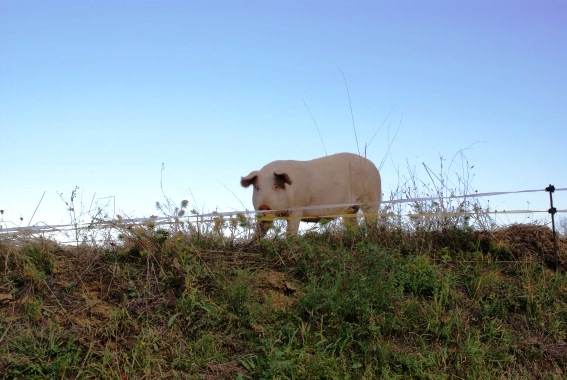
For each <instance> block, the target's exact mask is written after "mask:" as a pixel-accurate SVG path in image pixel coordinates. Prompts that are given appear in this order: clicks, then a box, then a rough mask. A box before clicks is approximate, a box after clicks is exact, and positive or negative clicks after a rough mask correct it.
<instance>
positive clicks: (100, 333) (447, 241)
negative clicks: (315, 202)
mask: <svg viewBox="0 0 567 380" xmlns="http://www.w3.org/2000/svg"><path fill="white" fill-rule="evenodd" d="M522 231H523V235H522V238H521V239H519V238H518V236H516V235H515V234H516V233H517V229H510V230H506V231H500V232H495V233H490V234H485V233H480V232H475V231H473V230H471V229H452V230H447V231H444V232H443V233H440V232H426V231H419V230H415V231H411V232H404V231H400V230H395V229H394V230H388V229H384V230H382V231H371V232H370V233H367V234H358V233H357V232H356V231H355V232H352V231H350V232H348V233H344V234H341V233H336V232H335V233H321V234H318V233H314V234H311V233H310V234H306V235H305V236H301V237H297V238H290V239H265V240H261V241H258V242H252V243H249V242H247V243H238V242H236V241H234V240H226V239H222V238H220V237H218V236H216V237H206V236H203V235H198V236H194V237H193V236H192V235H191V234H188V233H180V232H175V231H172V232H170V231H164V230H159V229H158V230H156V229H155V228H154V227H153V226H149V227H146V228H143V227H142V228H140V229H137V230H135V231H126V233H125V235H124V238H123V240H122V242H120V243H119V244H117V245H114V246H113V247H97V246H78V247H64V246H60V245H58V244H56V243H53V242H50V241H46V240H44V239H41V238H38V239H33V240H27V241H24V240H22V241H17V242H14V241H11V242H8V241H2V240H0V273H1V276H0V378H5V379H11V378H19V379H36V378H37V379H39V378H64V379H66V378H81V379H84V378H87V379H88V378H92V379H132V378H136V379H155V378H171V379H178V378H179V379H185V378H189V379H203V378H204V379H376V378H383V379H407V378H414V379H501V378H545V379H562V378H565V377H566V376H567V370H566V368H567V297H566V294H567V275H566V274H565V265H564V264H565V256H566V253H567V252H566V251H565V242H564V241H561V242H560V243H561V244H560V246H561V249H562V250H561V252H560V257H561V258H562V261H561V264H562V265H561V266H560V270H553V269H551V267H548V264H546V260H545V257H546V255H549V252H547V251H545V249H546V248H545V247H547V246H546V245H542V243H541V239H542V230H541V227H536V226H531V227H530V226H526V227H525V228H524V229H523V230H522ZM530 231H535V232H534V234H533V239H535V240H537V244H536V243H534V244H532V240H530V237H529V236H528V235H529V233H530ZM526 234H528V235H526ZM546 236H547V235H546ZM520 240H521V241H520ZM520 243H522V244H520ZM542 247H543V248H542Z"/></svg>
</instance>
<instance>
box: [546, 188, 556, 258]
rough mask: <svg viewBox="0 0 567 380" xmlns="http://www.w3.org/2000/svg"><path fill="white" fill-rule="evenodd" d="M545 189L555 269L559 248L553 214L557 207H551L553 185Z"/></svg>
mask: <svg viewBox="0 0 567 380" xmlns="http://www.w3.org/2000/svg"><path fill="white" fill-rule="evenodd" d="M545 191H547V192H549V205H550V208H549V210H548V212H549V213H550V214H551V229H552V230H553V250H554V254H555V260H554V263H553V269H557V267H558V265H559V252H558V251H559V249H558V247H557V236H556V233H555V214H556V213H557V209H556V208H555V207H553V192H554V191H555V186H553V185H551V184H550V185H549V186H547V187H546V188H545Z"/></svg>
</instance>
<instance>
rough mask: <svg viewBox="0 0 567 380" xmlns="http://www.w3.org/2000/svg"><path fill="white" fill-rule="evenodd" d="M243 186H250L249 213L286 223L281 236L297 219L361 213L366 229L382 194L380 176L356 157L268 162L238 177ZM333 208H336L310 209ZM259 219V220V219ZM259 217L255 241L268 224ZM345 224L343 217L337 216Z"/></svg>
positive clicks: (294, 230)
mask: <svg viewBox="0 0 567 380" xmlns="http://www.w3.org/2000/svg"><path fill="white" fill-rule="evenodd" d="M240 184H241V185H242V186H243V187H248V186H250V185H254V193H253V194H252V204H253V206H254V209H255V210H262V211H265V212H266V213H264V215H266V214H268V216H271V217H284V218H286V219H287V235H288V236H294V235H297V233H298V230H299V222H300V221H302V220H303V221H308V222H309V221H311V222H318V221H320V220H321V219H330V218H325V217H326V216H331V217H332V216H334V217H336V216H337V215H345V214H354V213H356V212H357V211H358V210H359V209H362V211H363V212H364V213H365V214H366V215H365V222H366V224H367V225H368V226H376V224H377V213H378V206H379V203H380V199H381V195H382V190H381V181H380V173H379V172H378V169H376V166H374V164H373V163H372V162H371V161H370V160H368V159H366V158H364V157H361V156H359V155H356V154H352V153H338V154H333V155H331V156H326V157H321V158H316V159H314V160H310V161H293V160H285V161H274V162H271V163H269V164H267V165H266V166H264V167H263V168H262V169H260V170H255V171H253V172H251V173H250V174H248V175H247V176H245V177H242V178H241V179H240ZM326 205H337V207H312V206H326ZM262 219H264V220H262ZM265 219H266V218H262V215H259V221H258V224H257V229H256V234H255V237H257V238H259V237H262V236H264V235H265V233H266V231H267V230H268V228H270V226H271V222H270V221H269V220H265ZM343 219H344V220H345V222H347V219H350V220H352V219H354V218H343Z"/></svg>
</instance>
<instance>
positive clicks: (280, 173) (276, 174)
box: [274, 172, 291, 185]
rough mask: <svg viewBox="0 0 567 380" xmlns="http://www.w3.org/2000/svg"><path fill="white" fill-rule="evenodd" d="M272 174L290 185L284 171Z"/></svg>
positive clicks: (289, 179)
mask: <svg viewBox="0 0 567 380" xmlns="http://www.w3.org/2000/svg"><path fill="white" fill-rule="evenodd" d="M274 175H275V176H276V178H277V179H278V180H280V181H283V182H284V183H287V184H288V185H291V178H289V175H288V174H287V173H285V172H274Z"/></svg>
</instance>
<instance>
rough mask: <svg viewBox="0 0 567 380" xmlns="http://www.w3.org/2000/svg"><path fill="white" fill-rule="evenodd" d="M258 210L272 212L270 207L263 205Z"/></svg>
mask: <svg viewBox="0 0 567 380" xmlns="http://www.w3.org/2000/svg"><path fill="white" fill-rule="evenodd" d="M258 210H262V211H269V210H271V208H270V206H268V205H267V204H265V203H262V204H261V205H260V207H258Z"/></svg>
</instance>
